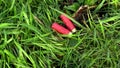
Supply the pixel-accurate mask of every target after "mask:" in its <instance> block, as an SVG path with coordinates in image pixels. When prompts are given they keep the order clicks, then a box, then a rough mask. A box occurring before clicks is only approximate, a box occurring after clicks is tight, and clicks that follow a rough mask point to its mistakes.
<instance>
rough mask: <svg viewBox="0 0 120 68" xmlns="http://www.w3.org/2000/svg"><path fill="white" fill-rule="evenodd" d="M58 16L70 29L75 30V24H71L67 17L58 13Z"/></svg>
mask: <svg viewBox="0 0 120 68" xmlns="http://www.w3.org/2000/svg"><path fill="white" fill-rule="evenodd" d="M60 18H61V20H62V21H63V23H64V24H65V25H66V26H67V28H68V29H69V30H70V31H72V32H76V29H75V26H74V25H73V23H72V22H71V21H70V19H69V18H67V17H66V16H65V15H63V14H61V15H60Z"/></svg>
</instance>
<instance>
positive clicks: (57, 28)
mask: <svg viewBox="0 0 120 68" xmlns="http://www.w3.org/2000/svg"><path fill="white" fill-rule="evenodd" d="M52 29H53V30H55V31H57V32H59V33H61V34H66V35H67V34H72V33H71V32H70V31H69V30H68V29H66V28H64V27H63V26H61V25H59V24H58V23H56V22H55V23H53V24H52Z"/></svg>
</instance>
